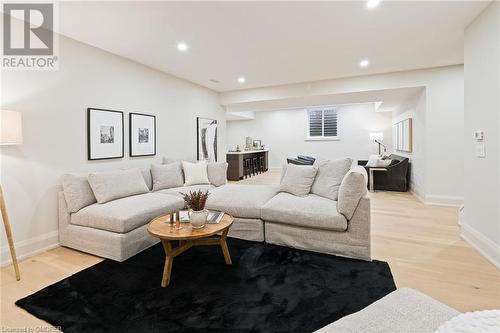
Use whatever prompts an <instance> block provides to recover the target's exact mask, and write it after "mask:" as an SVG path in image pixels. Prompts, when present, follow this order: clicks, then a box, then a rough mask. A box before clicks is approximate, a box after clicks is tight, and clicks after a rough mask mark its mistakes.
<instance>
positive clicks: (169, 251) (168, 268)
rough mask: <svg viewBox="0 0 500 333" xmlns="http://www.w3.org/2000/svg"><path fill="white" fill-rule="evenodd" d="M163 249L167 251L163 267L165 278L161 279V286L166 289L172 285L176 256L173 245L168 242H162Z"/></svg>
mask: <svg viewBox="0 0 500 333" xmlns="http://www.w3.org/2000/svg"><path fill="white" fill-rule="evenodd" d="M161 243H162V245H163V249H164V250H165V266H164V267H163V277H162V279H161V286H162V287H166V286H168V285H169V283H170V273H171V272H172V262H173V261H174V255H173V253H172V244H170V242H169V241H168V240H164V239H162V240H161Z"/></svg>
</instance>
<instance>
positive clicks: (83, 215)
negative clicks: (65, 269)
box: [59, 163, 370, 261]
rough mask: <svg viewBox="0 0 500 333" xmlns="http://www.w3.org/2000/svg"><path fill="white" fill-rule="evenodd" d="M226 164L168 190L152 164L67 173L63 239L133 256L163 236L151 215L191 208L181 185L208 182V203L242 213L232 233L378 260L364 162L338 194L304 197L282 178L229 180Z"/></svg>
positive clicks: (109, 254) (105, 253)
mask: <svg viewBox="0 0 500 333" xmlns="http://www.w3.org/2000/svg"><path fill="white" fill-rule="evenodd" d="M157 168H158V167H155V172H154V174H158V172H157ZM209 168H210V167H209ZM226 168H227V164H225V163H223V164H222V165H221V164H220V163H219V166H217V167H214V168H212V169H214V170H215V169H218V170H219V171H218V173H219V175H216V174H215V173H214V171H212V173H213V174H214V175H215V176H211V175H210V173H209V178H210V179H209V180H210V181H211V182H212V184H202V185H191V186H182V184H179V183H178V184H177V185H181V186H172V187H169V188H166V189H160V190H155V187H156V185H157V184H158V183H157V182H155V181H152V177H151V173H150V170H148V169H143V170H142V171H139V170H138V169H135V170H116V171H113V172H107V173H94V174H89V175H79V176H78V175H65V176H64V177H63V191H62V192H60V193H59V239H60V244H61V245H63V246H67V247H70V248H74V249H77V250H80V251H84V252H88V253H91V254H94V255H97V256H100V257H105V258H110V259H113V260H117V261H123V260H126V259H128V258H130V257H131V256H133V255H135V254H137V253H138V252H140V251H142V250H144V249H146V248H148V247H150V246H152V245H154V244H155V243H157V242H158V240H157V239H156V238H154V237H152V236H150V235H149V233H148V232H147V225H148V223H149V222H150V221H151V219H153V218H154V217H156V216H159V215H162V214H165V213H169V212H173V211H177V210H180V209H183V208H184V206H185V205H184V201H183V200H182V199H181V195H180V192H183V193H187V192H189V191H193V190H198V189H201V190H208V191H209V193H210V195H209V199H208V201H207V205H206V208H208V209H213V210H221V211H225V212H227V213H229V214H231V215H232V216H233V217H234V219H235V221H234V223H233V226H232V227H231V228H230V231H229V236H230V237H236V238H240V239H246V240H251V241H266V242H268V243H273V244H278V245H284V246H289V247H294V248H299V249H305V250H312V251H317V252H323V253H329V254H336V255H341V256H348V257H355V258H361V259H365V260H370V200H369V198H368V197H367V196H366V172H365V170H364V169H363V168H358V167H354V168H353V169H352V170H351V171H350V172H349V173H347V175H345V176H344V177H343V178H341V179H340V180H341V181H342V183H341V184H340V190H339V194H338V200H337V201H335V200H331V199H328V198H325V197H322V196H319V195H316V194H307V195H305V196H300V197H299V196H295V195H292V194H289V193H285V192H280V189H279V187H277V186H265V185H240V184H232V183H231V184H225V172H226ZM141 172H142V176H141ZM169 172H170V171H169ZM222 172H224V176H223V181H221V173H222ZM139 178H140V179H142V181H143V182H144V186H142V184H140V183H141V181H140V180H139ZM153 178H154V177H153ZM212 179H214V180H213V181H212ZM360 179H361V180H360ZM340 180H337V181H338V182H340ZM167 183H170V182H169V181H167ZM174 183H175V182H174ZM90 184H92V186H91V185H90ZM155 184H156V185H155ZM163 184H165V182H164V183H163ZM95 192H97V193H95Z"/></svg>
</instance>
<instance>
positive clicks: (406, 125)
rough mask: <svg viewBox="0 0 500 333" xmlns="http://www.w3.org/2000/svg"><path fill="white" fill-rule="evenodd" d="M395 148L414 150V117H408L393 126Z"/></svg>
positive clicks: (407, 151) (402, 150)
mask: <svg viewBox="0 0 500 333" xmlns="http://www.w3.org/2000/svg"><path fill="white" fill-rule="evenodd" d="M392 135H393V148H394V149H395V150H397V151H401V152H406V153H410V154H411V153H412V152H413V119H412V118H408V119H404V120H402V121H399V122H397V123H395V124H394V125H393V126H392Z"/></svg>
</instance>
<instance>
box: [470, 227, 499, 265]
mask: <svg viewBox="0 0 500 333" xmlns="http://www.w3.org/2000/svg"><path fill="white" fill-rule="evenodd" d="M461 231H462V232H461V233H460V237H462V239H463V240H465V241H466V242H467V243H469V244H470V246H472V247H473V248H474V249H476V250H477V251H478V252H479V253H481V254H482V255H483V256H484V257H485V258H486V259H488V260H489V261H490V262H491V263H492V264H493V265H495V266H496V267H497V268H500V246H499V245H497V244H495V243H494V242H493V241H491V240H490V239H489V238H487V237H485V236H484V235H483V234H481V233H480V232H478V231H477V230H476V229H474V228H472V227H471V226H470V225H467V224H466V223H462V225H461Z"/></svg>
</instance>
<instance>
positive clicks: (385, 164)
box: [377, 160, 392, 168]
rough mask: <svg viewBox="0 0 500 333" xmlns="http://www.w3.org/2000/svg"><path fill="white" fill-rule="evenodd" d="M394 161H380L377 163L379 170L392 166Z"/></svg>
mask: <svg viewBox="0 0 500 333" xmlns="http://www.w3.org/2000/svg"><path fill="white" fill-rule="evenodd" d="M391 162H392V160H378V161H377V168H387V167H388V166H389V165H391Z"/></svg>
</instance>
